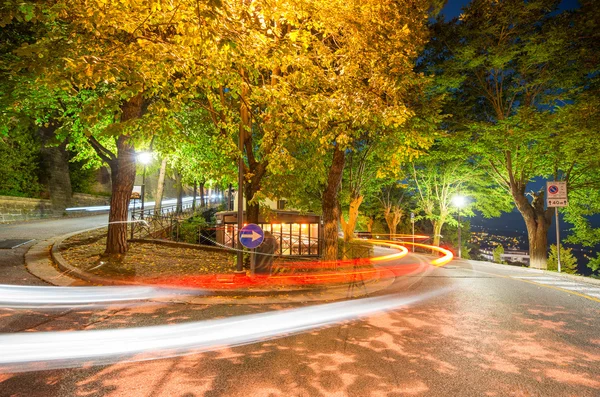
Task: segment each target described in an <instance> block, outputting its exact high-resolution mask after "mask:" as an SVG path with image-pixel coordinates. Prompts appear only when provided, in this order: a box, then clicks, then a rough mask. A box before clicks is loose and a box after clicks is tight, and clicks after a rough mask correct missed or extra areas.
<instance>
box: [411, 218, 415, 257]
mask: <svg viewBox="0 0 600 397" xmlns="http://www.w3.org/2000/svg"><path fill="white" fill-rule="evenodd" d="M410 223H412V252H415V213H414V212H411V213H410Z"/></svg>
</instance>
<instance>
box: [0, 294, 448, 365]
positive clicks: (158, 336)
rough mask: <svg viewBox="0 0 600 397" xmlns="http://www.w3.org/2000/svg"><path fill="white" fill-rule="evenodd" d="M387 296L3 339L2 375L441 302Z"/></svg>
mask: <svg viewBox="0 0 600 397" xmlns="http://www.w3.org/2000/svg"><path fill="white" fill-rule="evenodd" d="M447 291H448V289H444V290H439V291H435V292H430V293H426V294H421V295H417V296H411V297H401V296H394V295H387V296H383V297H377V298H367V299H359V300H352V301H344V302H336V303H329V304H323V305H317V306H310V307H303V308H296V309H289V310H283V311H273V312H268V313H261V314H253V315H245V316H237V317H230V318H225V319H218V320H208V321H201V322H191V323H183V324H174V325H159V326H152V327H138V328H125V329H111V330H92V331H67V332H65V331H61V332H26V333H18V334H8V335H6V334H5V335H0V352H2V354H0V372H9V373H10V372H25V371H39V370H46V369H57V368H72V367H77V366H80V365H83V364H84V363H85V364H86V365H87V364H93V365H106V364H111V363H115V362H121V361H142V360H152V359H158V358H165V357H174V356H180V355H186V354H193V353H199V352H205V351H211V350H216V349H220V348H224V347H230V346H239V345H244V344H250V343H254V342H258V341H264V340H267V339H273V338H277V337H281V336H286V335H290V334H295V333H300V332H304V331H308V330H311V329H316V328H321V327H325V326H329V325H332V324H335V323H338V322H341V321H347V320H354V319H357V318H361V317H364V316H368V315H372V314H374V313H377V312H382V311H386V310H393V309H398V308H400V307H403V306H407V305H410V304H414V303H416V302H419V301H422V300H425V299H428V298H432V297H434V296H438V295H440V294H442V293H445V292H447Z"/></svg>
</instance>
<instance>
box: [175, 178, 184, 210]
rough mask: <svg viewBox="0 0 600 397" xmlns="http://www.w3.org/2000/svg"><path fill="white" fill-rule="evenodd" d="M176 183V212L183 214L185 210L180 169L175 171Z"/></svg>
mask: <svg viewBox="0 0 600 397" xmlns="http://www.w3.org/2000/svg"><path fill="white" fill-rule="evenodd" d="M175 183H176V186H177V205H176V207H175V213H177V214H181V213H182V212H183V183H182V181H181V174H180V173H179V171H175Z"/></svg>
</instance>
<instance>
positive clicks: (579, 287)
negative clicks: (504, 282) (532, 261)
mask: <svg viewBox="0 0 600 397" xmlns="http://www.w3.org/2000/svg"><path fill="white" fill-rule="evenodd" d="M513 278H518V279H521V280H527V281H533V282H535V283H538V284H542V285H548V286H551V287H558V288H562V289H564V290H567V291H573V292H578V293H581V294H584V295H588V296H593V297H594V298H600V287H593V286H589V285H583V284H581V283H577V282H575V281H568V280H564V279H559V278H556V277H531V276H514V277H513Z"/></svg>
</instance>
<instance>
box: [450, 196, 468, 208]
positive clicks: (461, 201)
mask: <svg viewBox="0 0 600 397" xmlns="http://www.w3.org/2000/svg"><path fill="white" fill-rule="evenodd" d="M466 203H467V198H466V197H465V196H461V195H456V196H454V197H452V204H454V206H455V207H457V208H462V207H464V206H465V204H466Z"/></svg>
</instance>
